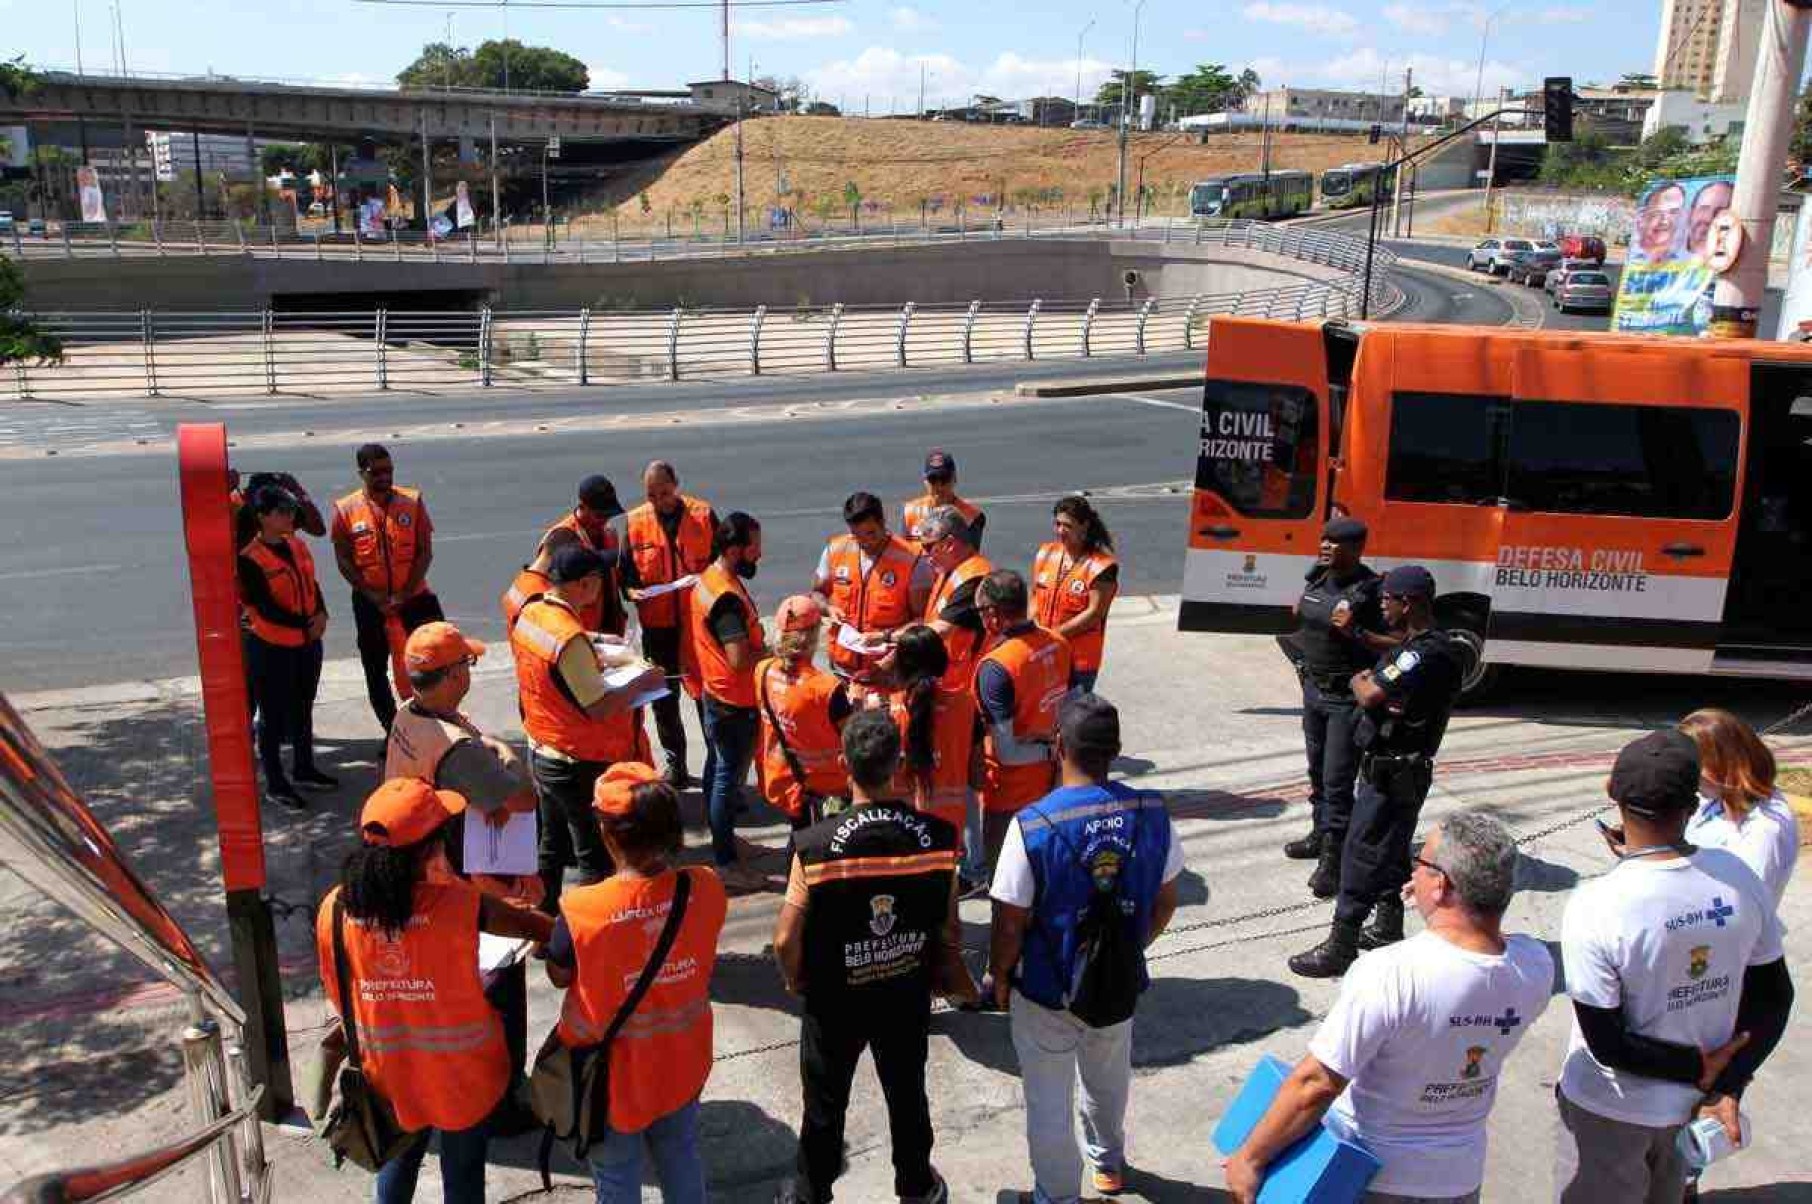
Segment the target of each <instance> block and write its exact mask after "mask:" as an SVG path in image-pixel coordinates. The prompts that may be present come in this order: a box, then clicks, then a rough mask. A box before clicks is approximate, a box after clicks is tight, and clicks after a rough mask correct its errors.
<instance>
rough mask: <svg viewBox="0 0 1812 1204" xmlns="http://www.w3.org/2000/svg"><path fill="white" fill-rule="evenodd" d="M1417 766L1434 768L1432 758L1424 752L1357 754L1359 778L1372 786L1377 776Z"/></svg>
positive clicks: (1375, 782)
mask: <svg viewBox="0 0 1812 1204" xmlns="http://www.w3.org/2000/svg"><path fill="white" fill-rule="evenodd" d="M1418 765H1426V766H1428V767H1429V769H1430V770H1432V769H1433V768H1434V757H1432V756H1431V755H1429V754H1428V753H1425V752H1403V753H1370V752H1367V753H1361V754H1359V776H1360V777H1362V778H1364V779H1365V780H1366V781H1368V782H1371V783H1372V784H1373V785H1376V784H1377V779H1378V776H1379V775H1381V774H1384V773H1388V772H1390V771H1393V770H1398V769H1412V768H1414V767H1416V766H1418Z"/></svg>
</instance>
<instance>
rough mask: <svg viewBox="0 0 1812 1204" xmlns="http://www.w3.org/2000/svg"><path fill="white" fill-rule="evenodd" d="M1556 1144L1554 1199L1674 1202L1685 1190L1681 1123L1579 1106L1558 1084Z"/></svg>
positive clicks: (1580, 1203)
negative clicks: (1658, 1124)
mask: <svg viewBox="0 0 1812 1204" xmlns="http://www.w3.org/2000/svg"><path fill="white" fill-rule="evenodd" d="M1554 1098H1555V1099H1556V1100H1558V1101H1559V1103H1560V1124H1559V1126H1558V1128H1557V1130H1556V1134H1555V1136H1556V1142H1555V1147H1554V1199H1555V1201H1556V1204H1600V1202H1601V1201H1603V1202H1609V1201H1616V1202H1617V1204H1674V1202H1675V1201H1676V1200H1679V1199H1680V1198H1681V1196H1682V1195H1684V1194H1685V1191H1686V1179H1687V1167H1686V1160H1685V1159H1684V1158H1682V1157H1681V1156H1680V1151H1679V1148H1678V1147H1677V1146H1675V1145H1674V1142H1675V1141H1676V1140H1677V1139H1678V1137H1679V1135H1680V1126H1678V1125H1669V1126H1667V1127H1666V1128H1651V1127H1649V1126H1648V1125H1637V1124H1631V1123H1629V1122H1627V1121H1621V1120H1612V1119H1611V1118H1610V1117H1608V1116H1600V1115H1598V1114H1597V1113H1596V1112H1592V1111H1589V1110H1588V1109H1585V1108H1582V1107H1580V1106H1579V1105H1578V1104H1576V1103H1574V1102H1573V1101H1572V1100H1570V1099H1568V1098H1567V1096H1566V1093H1565V1092H1564V1091H1561V1090H1560V1089H1559V1088H1558V1087H1557V1088H1555V1090H1554Z"/></svg>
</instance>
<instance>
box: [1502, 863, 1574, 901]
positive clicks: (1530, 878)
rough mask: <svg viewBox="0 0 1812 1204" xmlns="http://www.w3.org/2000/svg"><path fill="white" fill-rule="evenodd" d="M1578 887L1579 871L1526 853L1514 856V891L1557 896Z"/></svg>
mask: <svg viewBox="0 0 1812 1204" xmlns="http://www.w3.org/2000/svg"><path fill="white" fill-rule="evenodd" d="M1577 885H1579V871H1578V870H1575V869H1571V868H1569V867H1567V866H1564V865H1560V864H1558V863H1557V862H1553V861H1543V860H1542V859H1541V858H1540V857H1534V856H1531V855H1529V854H1528V853H1518V854H1517V855H1516V889H1517V890H1527V891H1534V892H1535V893H1536V894H1538V895H1558V894H1562V893H1564V892H1566V891H1570V890H1572V889H1573V888H1574V887H1575V886H1577Z"/></svg>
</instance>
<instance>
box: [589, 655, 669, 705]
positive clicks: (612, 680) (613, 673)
mask: <svg viewBox="0 0 1812 1204" xmlns="http://www.w3.org/2000/svg"><path fill="white" fill-rule="evenodd" d="M652 668H654V666H653V665H650V664H649V663H648V662H647V661H637V662H635V663H634V664H632V665H618V666H615V667H614V668H608V669H605V670H604V673H603V678H604V686H605V688H606V689H609V690H626V689H628V688H629V687H630V685H632V684H633V683H634V682H635V680H636V679H637V678H639V677H641V676H643V675H644V674H646V673H647V672H648V671H649V670H650V669H652ZM671 693H673V691H672V690H670V689H668V688H667V679H666V678H664V677H658V678H655V679H654V684H653V685H651V686H649V687H648V688H646V689H644V690H642V691H640V692H639V693H637V694H635V695H634V696H633V697H631V698H630V700H629V705H630V706H632V707H644V706H647V705H648V704H649V703H651V702H654V701H656V700H657V699H661V698H665V697H667V695H669V694H671Z"/></svg>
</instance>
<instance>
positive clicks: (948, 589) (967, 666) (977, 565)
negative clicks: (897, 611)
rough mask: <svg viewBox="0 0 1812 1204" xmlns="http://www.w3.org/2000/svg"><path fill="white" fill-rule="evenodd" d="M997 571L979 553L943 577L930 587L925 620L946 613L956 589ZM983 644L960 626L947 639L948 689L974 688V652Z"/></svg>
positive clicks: (946, 681) (979, 636)
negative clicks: (956, 687)
mask: <svg viewBox="0 0 1812 1204" xmlns="http://www.w3.org/2000/svg"><path fill="white" fill-rule="evenodd" d="M993 571H994V566H993V565H992V564H990V563H989V562H988V558H987V557H986V556H983V555H982V554H981V553H980V552H976V553H974V554H973V555H971V556H970V557H969V559H967V560H965V561H963V562H962V563H961V564H959V565H957V566H956V567H955V568H953V569H951V570H950V571H949V572H947V573H943V574H940V575H939V576H938V579H937V583H936V584H935V585H933V586H932V587H931V601H930V602H928V603H926V604H925V621H926V622H928V623H929V622H930V621H931V620H933V619H935V618H937V617H938V616H939V615H941V614H943V613H944V607H945V606H946V605H948V604H949V602H950V597H951V595H952V594H954V593H956V591H957V589H958V588H959V587H961V586H963V585H965V584H966V583H968V582H970V581H973V580H975V579H976V578H977V577H986V576H987V575H988V574H989V573H992V572H993ZM980 643H981V633H980V632H976V631H970V630H969V629H968V628H966V627H958V628H955V629H954V630H952V631H950V632H949V633H948V634H946V635H945V636H944V651H945V652H947V653H949V654H950V668H949V670H948V671H947V672H946V673H945V674H944V684H945V685H947V686H964V687H967V686H969V685H972V684H973V683H974V681H975V651H976V646H977V645H978V644H980Z"/></svg>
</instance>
